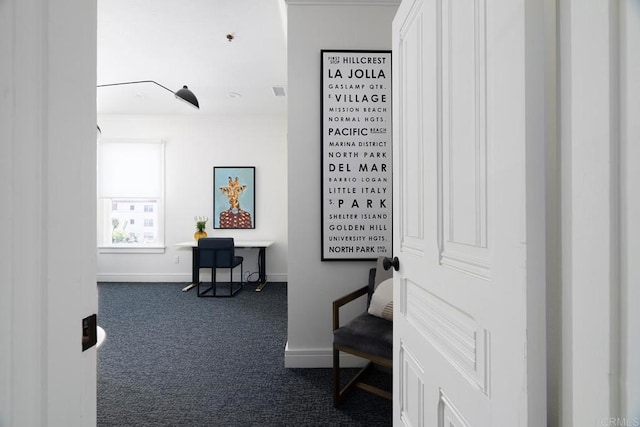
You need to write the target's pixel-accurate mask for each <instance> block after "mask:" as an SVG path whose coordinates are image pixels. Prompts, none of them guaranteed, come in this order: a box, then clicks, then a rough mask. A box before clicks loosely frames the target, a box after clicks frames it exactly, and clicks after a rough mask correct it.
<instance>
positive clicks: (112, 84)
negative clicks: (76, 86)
mask: <svg viewBox="0 0 640 427" xmlns="http://www.w3.org/2000/svg"><path fill="white" fill-rule="evenodd" d="M137 83H154V84H157V85H158V86H160V87H161V88H163V89H165V90H168V91H169V92H171V93H173V94H174V95H175V92H174V91H172V90H171V89H169V88H168V87H166V86H162V85H161V84H160V83H158V82H156V81H154V80H138V81H135V82H121V83H107V84H103V85H97V86H96V87H105V86H122V85H132V84H137Z"/></svg>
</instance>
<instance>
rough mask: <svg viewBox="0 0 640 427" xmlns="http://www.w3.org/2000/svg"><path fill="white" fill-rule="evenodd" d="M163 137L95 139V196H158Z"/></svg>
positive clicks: (161, 175) (159, 193)
mask: <svg viewBox="0 0 640 427" xmlns="http://www.w3.org/2000/svg"><path fill="white" fill-rule="evenodd" d="M163 171H164V144H163V143H162V141H155V140H154V141H147V140H144V141H140V140H118V141H100V142H99V143H98V197H99V198H115V197H120V198H122V197H137V198H141V197H151V198H161V197H162V192H163V175H164V173H163Z"/></svg>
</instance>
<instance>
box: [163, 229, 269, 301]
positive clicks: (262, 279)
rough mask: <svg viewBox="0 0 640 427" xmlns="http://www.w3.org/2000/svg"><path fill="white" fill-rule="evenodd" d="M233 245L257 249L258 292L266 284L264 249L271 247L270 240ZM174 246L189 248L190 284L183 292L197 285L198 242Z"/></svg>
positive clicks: (235, 241)
mask: <svg viewBox="0 0 640 427" xmlns="http://www.w3.org/2000/svg"><path fill="white" fill-rule="evenodd" d="M233 244H234V246H235V247H236V248H243V249H251V248H257V249H258V276H259V279H258V287H257V288H256V292H260V291H261V290H262V288H264V285H266V284H267V264H266V262H267V261H266V254H265V252H266V248H268V247H269V246H271V245H273V241H272V240H235V239H234V240H233ZM176 246H179V247H183V248H191V284H190V285H188V286H186V287H184V288H183V289H182V291H183V292H185V291H188V290H189V289H191V288H193V287H194V286H196V285H197V283H195V281H196V279H195V278H196V276H198V274H197V272H196V269H197V268H198V264H197V262H196V261H197V250H198V242H197V241H195V240H192V241H190V242H182V243H176Z"/></svg>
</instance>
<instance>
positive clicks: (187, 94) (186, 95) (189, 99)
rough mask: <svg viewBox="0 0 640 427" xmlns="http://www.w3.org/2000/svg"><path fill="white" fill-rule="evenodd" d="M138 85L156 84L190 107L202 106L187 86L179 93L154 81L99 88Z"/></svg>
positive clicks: (114, 84)
mask: <svg viewBox="0 0 640 427" xmlns="http://www.w3.org/2000/svg"><path fill="white" fill-rule="evenodd" d="M138 83H154V84H156V85H158V86H160V87H161V88H163V89H165V90H168V91H169V92H171V93H172V94H174V95H175V97H176V98H178V99H181V100H183V101H184V102H186V103H188V104H189V105H191V106H193V107H195V108H198V109H200V104H199V103H198V98H196V96H195V95H194V94H193V92H191V91H190V90H189V88H188V87H187V86H186V85H184V86H182V89H180V90H178V91H177V92H174V91H172V90H171V89H169V88H167V87H165V86H162V85H161V84H160V83H158V82H155V81H153V80H139V81H135V82H120V83H107V84H102V85H98V86H97V87H106V86H122V85H132V84H138Z"/></svg>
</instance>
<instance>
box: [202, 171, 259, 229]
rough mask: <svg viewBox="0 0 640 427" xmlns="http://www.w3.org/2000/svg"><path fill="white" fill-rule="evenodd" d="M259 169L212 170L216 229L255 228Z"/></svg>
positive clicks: (214, 224)
mask: <svg viewBox="0 0 640 427" xmlns="http://www.w3.org/2000/svg"><path fill="white" fill-rule="evenodd" d="M255 205H256V168H255V167H253V166H235V167H231V166H215V167H214V168H213V218H214V220H213V228H214V229H238V228H256V211H255Z"/></svg>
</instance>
